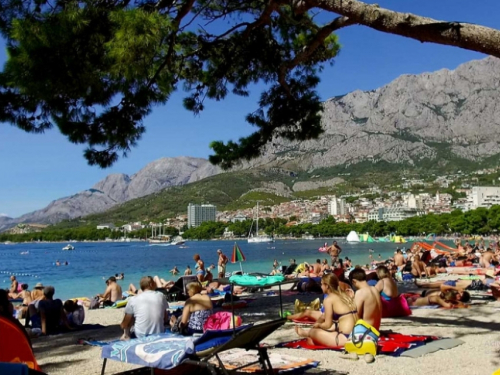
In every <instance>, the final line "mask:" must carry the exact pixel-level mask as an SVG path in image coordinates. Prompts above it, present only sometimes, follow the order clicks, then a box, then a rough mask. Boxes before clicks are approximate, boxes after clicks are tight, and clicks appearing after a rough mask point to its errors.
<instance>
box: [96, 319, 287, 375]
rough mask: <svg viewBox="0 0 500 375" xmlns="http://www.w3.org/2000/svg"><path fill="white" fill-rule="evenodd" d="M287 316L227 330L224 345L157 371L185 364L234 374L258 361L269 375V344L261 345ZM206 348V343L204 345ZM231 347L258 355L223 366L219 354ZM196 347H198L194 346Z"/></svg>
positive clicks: (173, 370)
mask: <svg viewBox="0 0 500 375" xmlns="http://www.w3.org/2000/svg"><path fill="white" fill-rule="evenodd" d="M285 322H286V319H278V320H272V321H270V322H265V323H261V324H255V325H253V326H248V327H246V328H244V329H240V330H236V331H233V330H227V331H226V336H225V338H226V339H227V341H225V342H224V343H222V344H219V345H214V346H213V347H210V348H208V349H204V350H202V351H199V350H198V351H196V352H195V353H194V354H192V355H189V356H188V357H187V358H186V359H184V360H183V361H182V362H181V363H180V364H179V365H178V366H176V367H175V368H173V369H170V370H161V371H158V373H161V374H165V375H167V374H173V373H178V372H179V370H178V369H179V368H180V367H182V366H187V365H189V366H194V367H195V368H203V369H206V370H208V371H210V373H211V374H212V375H220V374H223V375H229V374H231V373H234V372H236V371H238V370H241V369H243V368H245V367H248V366H251V365H254V364H257V363H259V364H260V366H261V368H262V371H263V372H264V373H265V374H267V375H271V374H272V375H274V371H273V368H272V365H271V361H270V360H269V356H268V353H267V348H266V347H261V346H260V342H261V341H262V340H263V339H265V338H266V337H267V336H269V335H270V334H272V333H273V332H274V331H276V330H277V329H278V328H280V327H281V326H282V325H283V324H285ZM217 341H218V342H219V343H220V342H221V337H217ZM204 347H206V346H204ZM230 349H245V350H256V351H257V353H258V355H257V358H256V360H255V361H253V362H250V363H246V364H244V365H243V366H240V367H238V368H234V369H231V370H229V369H227V368H226V367H225V366H224V363H223V362H222V360H221V358H220V357H219V354H220V353H222V352H224V351H226V350H230ZM195 350H196V347H195ZM213 358H215V359H216V360H217V363H218V366H216V365H214V364H212V363H211V362H210V360H211V359H213ZM105 368H106V358H105V359H104V362H103V366H102V370H101V375H103V374H104V371H105ZM134 371H137V370H132V371H126V372H123V373H120V374H121V375H129V374H130V375H131V374H132V373H134V374H135V373H136V372H134ZM142 371H148V368H147V367H143V368H142ZM148 372H149V373H150V374H155V373H156V372H157V371H155V369H153V368H149V371H148ZM144 373H147V372H141V374H144ZM190 373H191V372H190Z"/></svg>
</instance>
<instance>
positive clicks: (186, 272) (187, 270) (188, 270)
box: [184, 264, 193, 276]
mask: <svg viewBox="0 0 500 375" xmlns="http://www.w3.org/2000/svg"><path fill="white" fill-rule="evenodd" d="M192 274H193V271H192V270H191V267H189V264H188V265H187V266H186V270H185V271H184V275H185V276H189V275H192Z"/></svg>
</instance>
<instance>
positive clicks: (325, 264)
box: [321, 259, 330, 275]
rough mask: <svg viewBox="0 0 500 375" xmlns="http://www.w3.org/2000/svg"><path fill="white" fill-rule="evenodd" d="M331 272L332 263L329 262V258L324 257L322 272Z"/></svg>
mask: <svg viewBox="0 0 500 375" xmlns="http://www.w3.org/2000/svg"><path fill="white" fill-rule="evenodd" d="M328 272H330V265H329V264H328V259H323V261H322V262H321V273H322V274H323V275H324V274H326V273H328Z"/></svg>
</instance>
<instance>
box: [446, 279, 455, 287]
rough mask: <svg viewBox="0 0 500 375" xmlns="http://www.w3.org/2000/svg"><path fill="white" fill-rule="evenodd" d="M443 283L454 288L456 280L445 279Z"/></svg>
mask: <svg viewBox="0 0 500 375" xmlns="http://www.w3.org/2000/svg"><path fill="white" fill-rule="evenodd" d="M443 285H447V286H452V287H454V288H455V287H456V286H457V282H456V280H448V281H445V282H444V284H443Z"/></svg>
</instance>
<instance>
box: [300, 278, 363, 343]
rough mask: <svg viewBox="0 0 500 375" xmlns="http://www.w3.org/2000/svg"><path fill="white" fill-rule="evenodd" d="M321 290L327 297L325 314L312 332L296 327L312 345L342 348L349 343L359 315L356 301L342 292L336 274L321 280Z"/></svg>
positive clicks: (301, 335) (324, 304) (320, 317)
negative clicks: (348, 340)
mask: <svg viewBox="0 0 500 375" xmlns="http://www.w3.org/2000/svg"><path fill="white" fill-rule="evenodd" d="M321 289H322V290H323V293H325V294H326V295H327V297H326V298H325V300H324V302H323V307H324V314H323V315H321V316H319V317H318V318H317V321H316V323H315V324H314V325H313V328H311V329H310V330H304V329H302V328H299V327H295V331H296V332H297V334H298V335H299V336H300V337H307V338H308V340H307V341H308V343H309V344H311V345H314V344H316V345H325V346H330V347H334V346H342V345H344V344H345V343H346V342H347V338H348V337H349V335H350V333H351V331H352V329H353V328H354V325H355V324H356V321H357V320H358V314H357V310H356V304H355V303H354V300H353V299H352V298H351V297H349V296H348V295H347V294H346V293H344V292H343V291H341V290H340V288H339V280H338V278H337V276H335V275H334V274H327V275H324V276H323V277H322V278H321Z"/></svg>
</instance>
